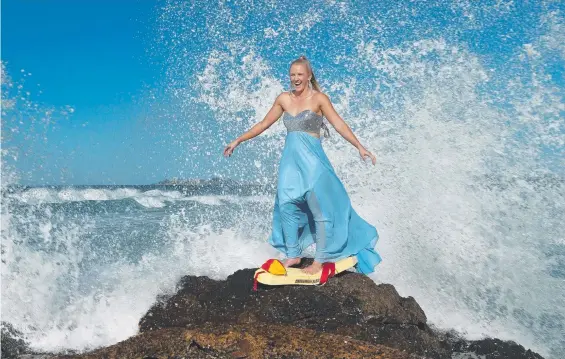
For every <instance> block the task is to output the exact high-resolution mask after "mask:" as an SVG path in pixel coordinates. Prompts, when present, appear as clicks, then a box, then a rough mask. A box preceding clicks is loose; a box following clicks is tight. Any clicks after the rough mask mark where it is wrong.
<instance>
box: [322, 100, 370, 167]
mask: <svg viewBox="0 0 565 359" xmlns="http://www.w3.org/2000/svg"><path fill="white" fill-rule="evenodd" d="M319 96H320V105H321V108H322V113H323V114H324V116H325V117H326V118H327V119H328V121H329V122H330V123H331V124H332V126H333V127H334V128H335V130H336V131H337V132H338V133H339V134H340V135H341V137H343V138H345V139H346V140H347V141H348V142H349V143H351V144H352V145H353V146H354V147H355V148H356V149H357V150H359V155H360V156H361V158H362V159H363V160H364V159H365V158H366V157H369V158H370V159H371V162H373V164H375V163H376V162H377V159H376V158H375V155H373V154H372V153H371V152H369V151H367V149H365V147H363V145H361V142H359V140H358V139H357V137H355V134H354V133H353V131H351V128H350V127H349V126H348V125H347V123H345V121H344V120H343V119H342V118H341V116H339V114H338V113H337V112H336V110H335V109H334V107H333V105H332V102H331V101H330V99H329V97H328V96H326V95H325V94H323V93H320V95H319Z"/></svg>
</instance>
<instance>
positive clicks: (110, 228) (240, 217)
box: [2, 0, 565, 358]
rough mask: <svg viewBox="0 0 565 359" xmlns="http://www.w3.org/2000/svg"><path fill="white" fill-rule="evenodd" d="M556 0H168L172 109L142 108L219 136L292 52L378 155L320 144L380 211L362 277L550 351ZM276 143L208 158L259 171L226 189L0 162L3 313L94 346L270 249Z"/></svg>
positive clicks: (60, 343)
mask: <svg viewBox="0 0 565 359" xmlns="http://www.w3.org/2000/svg"><path fill="white" fill-rule="evenodd" d="M564 11H565V9H564V5H563V3H562V2H559V1H541V2H529V3H526V4H523V3H521V2H513V1H496V2H495V1H479V2H475V1H464V0H462V1H450V2H445V1H437V2H435V1H429V2H425V3H423V2H422V3H418V2H416V3H414V2H410V3H403V4H402V5H399V4H398V2H394V1H382V2H379V3H378V4H375V3H373V2H371V3H369V2H367V3H365V2H355V4H352V3H343V2H335V1H329V2H313V3H311V4H306V5H304V4H301V5H299V4H292V3H288V4H284V5H283V4H282V3H276V2H269V1H263V2H257V3H255V2H254V3H253V6H252V5H251V3H250V2H247V1H234V2H230V3H224V2H220V3H211V2H210V3H206V4H197V3H193V4H190V3H186V2H180V1H165V2H163V3H162V4H160V5H159V6H158V7H156V9H155V18H154V23H153V24H152V25H151V31H153V32H154V37H155V41H153V42H151V44H150V45H148V53H149V54H152V55H151V56H154V57H155V61H156V62H158V63H160V64H161V65H162V66H163V68H164V69H165V71H164V72H165V74H166V76H165V80H164V81H163V83H162V85H161V87H159V88H157V89H153V90H152V91H154V92H155V93H161V94H162V93H164V94H166V95H167V96H168V97H169V98H170V101H169V102H168V103H169V104H170V103H173V104H174V108H167V109H163V116H166V115H167V113H170V114H171V117H170V119H169V120H168V121H164V122H163V123H159V124H157V125H155V124H153V125H152V126H155V127H154V128H155V129H158V130H159V131H163V132H167V131H168V132H173V131H177V130H178V126H185V128H186V129H187V130H190V131H191V132H192V133H202V134H203V135H202V136H194V137H192V138H191V139H190V142H188V143H186V144H184V146H186V148H187V149H191V152H192V156H193V158H197V157H198V156H204V155H205V154H206V153H208V152H210V151H217V152H218V154H219V153H220V151H221V148H217V147H219V146H218V145H217V143H214V141H213V140H212V139H211V138H212V137H211V136H210V133H213V136H214V138H216V137H217V138H220V139H221V140H222V141H224V142H226V141H228V140H230V139H232V138H234V137H235V136H237V135H238V134H239V133H241V131H243V130H244V129H246V128H248V127H249V126H250V125H251V124H253V123H255V122H256V121H258V120H260V119H261V118H262V116H264V114H265V113H266V111H267V110H268V109H269V107H270V106H271V104H272V100H273V99H274V97H275V96H276V95H277V94H278V93H280V92H281V91H283V90H285V89H288V88H289V86H288V80H287V78H286V72H287V70H288V64H289V62H290V61H291V60H292V59H294V58H295V57H297V56H298V55H300V54H306V55H307V56H308V57H310V58H312V61H313V62H314V69H315V71H316V76H317V78H318V79H319V81H320V82H321V85H322V87H323V89H324V91H326V92H327V93H328V95H329V96H330V97H331V99H332V101H333V102H334V104H335V107H336V109H337V110H338V112H339V113H340V114H341V115H342V116H343V118H344V119H345V120H346V121H347V122H348V123H349V124H350V125H351V127H352V128H353V130H354V131H355V133H356V134H357V135H358V136H359V138H360V139H361V141H362V142H363V143H364V144H365V145H366V147H368V148H369V149H371V150H372V151H373V152H374V153H375V154H376V155H377V158H378V165H377V166H376V167H370V166H367V165H366V164H364V163H362V162H361V161H360V160H359V159H358V156H357V154H356V153H355V152H354V151H353V149H352V148H350V146H349V144H347V143H346V142H345V141H344V140H342V139H340V138H339V135H338V134H337V133H336V132H335V131H333V132H332V136H331V137H330V138H328V139H324V142H323V145H324V148H325V149H326V151H327V153H328V156H329V158H330V160H331V161H332V163H333V165H334V167H335V169H336V171H337V173H338V175H339V176H340V177H341V178H342V180H343V182H344V185H345V186H346V188H347V190H348V192H349V193H350V195H351V198H352V202H353V205H354V206H355V208H356V210H357V211H358V212H359V214H360V215H361V216H363V217H364V218H365V219H367V220H368V221H370V222H371V223H373V224H374V225H375V226H376V227H377V229H378V230H379V233H380V240H379V243H378V246H377V250H378V251H379V253H380V254H381V255H382V257H383V262H382V263H381V264H380V265H379V266H378V268H377V270H376V272H375V273H374V274H372V275H371V278H372V279H373V280H374V281H375V282H377V283H391V284H393V285H394V286H395V287H396V288H397V289H398V291H399V292H400V294H401V295H403V296H408V295H410V296H413V297H414V298H415V299H416V300H417V301H418V303H419V304H420V305H421V306H422V307H423V309H424V311H425V312H426V315H427V317H428V320H429V322H430V323H431V324H433V325H435V326H436V327H438V328H444V329H456V330H458V331H459V332H461V333H463V334H464V335H465V336H466V337H468V338H472V339H474V338H480V337H483V336H494V337H498V338H501V339H506V340H514V341H516V342H518V343H520V344H522V345H524V346H525V347H527V348H530V349H532V350H534V351H537V352H539V353H540V354H542V355H544V356H545V357H547V358H562V357H565V351H564V349H563V348H565V336H564V335H563V333H564V332H565V220H564V218H565V188H564V187H565V182H564V181H565V180H564V178H565V171H564V168H565V104H564V103H565V99H564V97H565V92H564V88H565V85H564V83H565V80H564V78H563V74H564V73H565V70H564V69H565V47H564V44H565V17H564V14H565V13H564ZM189 50H190V51H189ZM2 70H3V75H2V76H3V85H4V83H5V82H6V81H4V80H5V77H4V76H5V75H4V72H5V71H4V68H3V69H2ZM2 100H3V103H8V104H10V101H9V100H10V99H9V98H7V99H6V98H4V94H3V98H2ZM6 100H8V101H7V102H6ZM15 102H17V101H15ZM15 102H13V103H15ZM19 106H23V107H24V110H25V111H23V112H22V110H21V109H19V108H18V105H17V104H16V105H14V106H8V107H7V108H6V106H5V109H4V110H3V130H6V128H9V126H12V124H10V123H7V124H5V122H4V121H5V120H4V118H5V117H6V116H5V113H9V112H10V111H11V112H18V111H20V113H23V114H24V115H25V116H24V117H26V116H27V117H30V118H32V117H33V111H35V107H34V105H33V104H30V103H23V104H21V103H20V105H19ZM167 111H170V112H167ZM172 113H176V114H182V116H173V115H172ZM194 114H198V116H196V115H194ZM183 121H184V122H183ZM180 122H183V123H185V124H184V125H183V123H180ZM13 126H17V124H14V125H13ZM176 126H177V127H176ZM210 131H211V132H210ZM283 141H284V128H283V127H282V125H281V124H276V125H274V126H273V127H272V128H271V129H269V130H268V131H267V132H266V133H265V134H264V135H263V136H261V137H260V138H257V139H255V140H254V141H253V142H252V143H249V144H248V145H247V146H248V147H247V149H246V150H245V151H247V152H243V150H242V151H241V153H246V154H247V157H246V158H242V157H243V156H239V157H237V156H235V158H233V161H232V162H229V163H228V164H226V162H225V160H223V159H221V157H220V156H219V155H218V156H217V158H212V159H211V160H210V164H211V166H210V171H211V173H214V171H218V172H221V175H222V177H223V178H234V179H238V180H248V182H249V183H255V184H257V183H258V184H260V185H253V186H252V185H243V186H240V187H237V188H236V187H232V188H230V189H229V190H226V189H223V188H220V187H214V186H212V187H198V186H176V187H174V186H135V185H132V186H119V187H116V186H114V187H112V186H95V185H93V186H82V187H76V186H75V187H73V186H55V187H49V186H35V187H24V186H18V184H19V182H20V180H21V176H22V174H20V173H18V170H17V166H14V165H5V164H4V166H3V168H2V320H3V321H7V322H10V323H12V324H14V326H15V327H16V328H17V329H19V330H20V331H22V332H23V333H24V334H25V336H26V339H27V340H28V341H29V342H30V343H31V344H32V346H33V347H34V348H36V349H40V350H50V351H57V350H65V349H77V350H86V349H89V348H93V347H98V346H102V345H109V344H113V343H116V342H118V341H120V340H123V339H125V338H127V337H129V336H131V335H133V334H135V333H136V330H137V322H138V321H139V319H140V317H141V316H142V315H143V314H144V313H145V312H146V310H147V309H148V308H149V307H150V306H151V305H152V304H153V303H154V302H155V300H156V297H157V296H158V295H160V294H167V293H171V292H173V291H174V287H175V283H176V282H177V280H178V279H179V278H180V277H181V276H182V275H185V274H193V275H207V276H210V277H212V278H218V279H219V278H225V277H226V276H227V275H229V274H231V273H232V272H233V271H235V270H237V269H240V268H246V267H254V266H257V265H259V264H261V263H262V262H263V261H264V260H265V259H267V258H269V257H272V256H276V255H277V253H275V252H274V251H273V249H272V248H270V247H269V246H268V245H267V244H266V239H267V237H268V234H269V229H270V220H271V218H270V216H271V211H272V205H273V192H272V184H273V182H274V179H275V178H276V164H277V160H278V156H280V150H281V148H282V143H283ZM8 150H9V149H8ZM9 155H11V153H10V152H9V151H6V152H3V157H4V156H9ZM207 158H211V157H207ZM222 161H224V162H222ZM15 162H16V163H17V159H16V160H15ZM189 170H190V169H189V168H188V169H187V172H189Z"/></svg>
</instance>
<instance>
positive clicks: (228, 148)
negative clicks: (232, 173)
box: [224, 140, 239, 157]
mask: <svg viewBox="0 0 565 359" xmlns="http://www.w3.org/2000/svg"><path fill="white" fill-rule="evenodd" d="M237 146H239V141H237V140H235V141H233V142H232V143H230V144H229V145H227V146H226V148H224V157H230V156H231V155H232V154H233V150H235V148H236V147H237Z"/></svg>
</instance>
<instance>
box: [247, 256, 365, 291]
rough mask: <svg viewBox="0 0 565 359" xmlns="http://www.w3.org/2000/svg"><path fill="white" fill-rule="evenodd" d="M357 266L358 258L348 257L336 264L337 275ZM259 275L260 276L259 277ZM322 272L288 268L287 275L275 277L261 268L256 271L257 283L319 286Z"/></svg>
mask: <svg viewBox="0 0 565 359" xmlns="http://www.w3.org/2000/svg"><path fill="white" fill-rule="evenodd" d="M356 264H357V257H355V256H353V257H348V258H345V259H342V260H340V261H338V262H335V274H337V273H341V272H343V271H346V270H348V269H349V268H352V267H353V266H355V265H356ZM257 274H259V275H257ZM321 275H322V271H319V272H318V273H316V274H307V273H304V272H302V270H301V269H300V268H287V269H286V275H275V274H271V273H269V272H266V271H264V270H263V269H261V268H259V269H257V270H256V271H255V277H256V278H257V282H259V283H262V284H266V285H292V284H294V285H317V284H319V283H320V277H321Z"/></svg>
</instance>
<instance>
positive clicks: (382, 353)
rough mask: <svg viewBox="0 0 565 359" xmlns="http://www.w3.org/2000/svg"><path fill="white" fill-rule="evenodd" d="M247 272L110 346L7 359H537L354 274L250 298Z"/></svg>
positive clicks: (186, 283)
mask: <svg viewBox="0 0 565 359" xmlns="http://www.w3.org/2000/svg"><path fill="white" fill-rule="evenodd" d="M253 273H254V269H244V270H239V271H237V272H235V273H234V274H232V275H231V276H229V277H228V278H227V279H226V280H224V281H216V280H212V279H209V278H207V277H195V276H185V277H183V278H182V280H181V281H180V282H179V285H178V291H177V293H176V294H175V295H173V296H171V297H167V298H159V300H158V301H157V303H156V304H155V305H154V306H153V307H152V308H151V309H150V310H149V311H148V312H147V314H146V315H145V316H144V317H143V318H141V320H140V322H139V334H137V335H136V336H134V337H131V338H129V339H127V340H125V341H123V342H120V343H118V344H115V345H112V346H110V347H107V348H102V349H98V350H95V351H93V352H90V353H86V354H81V355H63V356H61V355H59V356H56V355H46V354H42V355H41V356H40V355H38V354H36V355H30V354H26V355H21V354H17V355H16V354H14V356H12V357H15V358H16V357H19V358H33V357H35V358H47V357H49V358H61V359H63V358H68V359H70V358H120V359H122V358H124V359H125V358H146V359H149V358H170V359H172V358H178V359H180V358H231V359H233V358H287V359H290V358H383V359H384V358H390V359H392V358H437V359H443V358H454V357H457V358H459V359H466V358H477V356H480V357H481V358H485V359H495V358H496V359H502V358H508V359H526V358H532V359H533V358H536V359H539V358H542V357H541V356H540V355H539V354H536V353H534V352H532V351H530V350H526V349H525V348H524V347H522V346H521V345H519V344H516V343H514V342H507V341H501V340H498V339H483V340H479V341H467V340H465V339H463V338H461V337H459V336H458V335H456V334H454V333H445V332H440V331H438V330H435V329H434V328H431V327H430V326H429V325H428V324H427V321H426V315H425V313H424V311H423V310H422V308H420V306H419V305H418V303H417V302H416V301H415V300H414V298H412V297H408V298H403V297H401V296H400V295H399V294H398V293H397V292H396V290H395V289H394V287H393V286H392V285H388V284H380V285H376V284H375V283H374V282H373V281H372V280H370V279H369V278H368V277H366V276H363V275H360V274H356V273H349V272H347V273H342V274H340V275H338V276H336V277H335V278H332V279H331V280H330V281H328V283H327V284H326V285H324V286H285V287H265V286H261V285H260V286H259V290H258V291H257V292H254V291H253V290H252V286H253V283H252V277H253ZM3 339H8V338H3ZM4 343H5V342H4V340H3V341H2V351H3V353H6V354H7V353H8V351H7V350H8V348H5V347H4ZM14 343H16V342H14ZM14 345H16V344H14ZM19 345H22V343H21V342H20V344H19ZM21 348H22V347H20V349H21ZM5 350H6V351H5ZM23 351H25V350H17V351H14V348H11V351H10V353H17V352H19V353H22V352H23ZM3 357H8V356H3Z"/></svg>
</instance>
